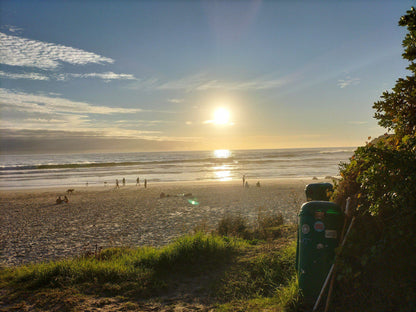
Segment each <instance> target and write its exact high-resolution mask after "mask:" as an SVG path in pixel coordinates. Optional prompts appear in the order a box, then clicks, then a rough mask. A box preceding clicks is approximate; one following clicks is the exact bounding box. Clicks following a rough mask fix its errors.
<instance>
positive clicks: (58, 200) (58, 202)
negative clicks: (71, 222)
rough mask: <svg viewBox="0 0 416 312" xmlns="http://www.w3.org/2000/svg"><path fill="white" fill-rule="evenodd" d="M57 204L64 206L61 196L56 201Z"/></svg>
mask: <svg viewBox="0 0 416 312" xmlns="http://www.w3.org/2000/svg"><path fill="white" fill-rule="evenodd" d="M56 204H57V205H59V204H62V198H61V196H59V197H58V198H57V199H56Z"/></svg>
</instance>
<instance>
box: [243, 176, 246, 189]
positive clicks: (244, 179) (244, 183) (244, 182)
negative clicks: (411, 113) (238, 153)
mask: <svg viewBox="0 0 416 312" xmlns="http://www.w3.org/2000/svg"><path fill="white" fill-rule="evenodd" d="M245 185H246V175H243V187H244V186H245Z"/></svg>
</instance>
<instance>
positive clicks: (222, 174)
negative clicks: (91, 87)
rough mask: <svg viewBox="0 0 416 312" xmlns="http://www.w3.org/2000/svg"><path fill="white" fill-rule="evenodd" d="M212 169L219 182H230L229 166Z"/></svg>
mask: <svg viewBox="0 0 416 312" xmlns="http://www.w3.org/2000/svg"><path fill="white" fill-rule="evenodd" d="M213 169H214V174H215V177H216V178H217V179H218V180H219V181H230V180H232V178H231V170H229V166H227V165H222V166H217V167H214V168H213Z"/></svg>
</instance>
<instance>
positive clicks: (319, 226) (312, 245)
mask: <svg viewBox="0 0 416 312" xmlns="http://www.w3.org/2000/svg"><path fill="white" fill-rule="evenodd" d="M343 221H344V215H343V212H342V210H341V208H340V207H339V206H338V205H337V204H335V203H333V202H328V201H310V202H307V203H304V204H303V205H302V207H301V209H300V213H299V228H298V242H297V254H296V268H297V273H298V280H299V289H300V290H301V292H302V294H303V296H304V299H305V302H307V303H313V302H315V300H316V299H317V297H318V295H319V293H320V291H321V288H322V286H323V284H324V282H325V278H326V276H327V275H328V272H329V270H330V268H331V265H332V264H333V261H334V257H335V248H336V247H337V246H338V242H339V237H340V235H341V231H342V226H343Z"/></svg>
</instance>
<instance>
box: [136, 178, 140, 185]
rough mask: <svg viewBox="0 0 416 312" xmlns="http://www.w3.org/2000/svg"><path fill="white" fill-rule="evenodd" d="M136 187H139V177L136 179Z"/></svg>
mask: <svg viewBox="0 0 416 312" xmlns="http://www.w3.org/2000/svg"><path fill="white" fill-rule="evenodd" d="M136 186H140V178H139V177H137V179H136Z"/></svg>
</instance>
